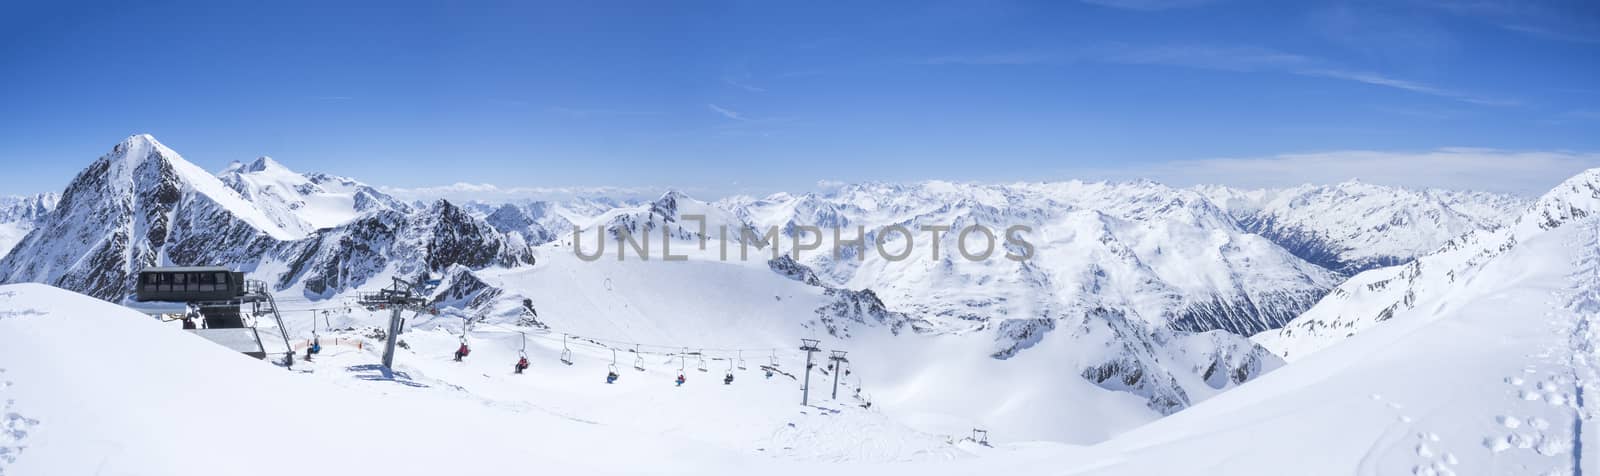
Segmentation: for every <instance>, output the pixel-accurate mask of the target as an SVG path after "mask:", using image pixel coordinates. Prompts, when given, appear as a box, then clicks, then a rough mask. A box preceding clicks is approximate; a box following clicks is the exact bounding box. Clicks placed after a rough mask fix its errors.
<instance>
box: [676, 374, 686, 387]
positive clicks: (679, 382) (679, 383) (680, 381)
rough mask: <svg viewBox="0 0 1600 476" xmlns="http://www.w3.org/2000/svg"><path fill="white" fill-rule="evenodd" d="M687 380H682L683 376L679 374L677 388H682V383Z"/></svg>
mask: <svg viewBox="0 0 1600 476" xmlns="http://www.w3.org/2000/svg"><path fill="white" fill-rule="evenodd" d="M687 380H688V379H687V378H684V376H683V374H682V373H679V374H678V386H679V387H682V386H683V382H685V381H687Z"/></svg>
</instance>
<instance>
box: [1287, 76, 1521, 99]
mask: <svg viewBox="0 0 1600 476" xmlns="http://www.w3.org/2000/svg"><path fill="white" fill-rule="evenodd" d="M1295 74H1300V75H1305V76H1320V77H1324V78H1333V79H1343V80H1346V81H1355V82H1358V83H1366V84H1371V85H1375V86H1384V87H1390V88H1395V89H1401V90H1405V91H1411V92H1414V93H1422V94H1427V95H1431V96H1439V97H1442V98H1449V99H1455V100H1457V101H1461V102H1465V103H1469V104H1477V105H1481V106H1517V105H1521V104H1522V103H1521V102H1518V101H1514V100H1510V99H1499V98H1491V97H1484V96H1477V95H1473V94H1468V93H1463V92H1459V91H1451V90H1447V89H1441V88H1438V87H1434V86H1430V85H1427V84H1423V83H1419V82H1416V81H1406V80H1403V79H1395V78H1391V77H1388V76H1384V75H1381V74H1378V73H1372V72H1365V71H1343V70H1336V69H1316V70H1303V71H1296V72H1295Z"/></svg>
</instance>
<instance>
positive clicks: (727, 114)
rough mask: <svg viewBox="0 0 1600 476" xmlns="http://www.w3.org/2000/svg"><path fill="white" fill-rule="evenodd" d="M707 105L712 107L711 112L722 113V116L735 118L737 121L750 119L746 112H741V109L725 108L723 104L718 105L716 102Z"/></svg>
mask: <svg viewBox="0 0 1600 476" xmlns="http://www.w3.org/2000/svg"><path fill="white" fill-rule="evenodd" d="M706 107H707V108H709V109H711V112H715V113H717V114H721V115H722V117H726V118H728V119H733V120H735V121H748V120H750V119H749V118H746V117H744V114H740V113H739V111H735V110H732V109H727V108H724V107H722V106H718V105H716V104H707V105H706Z"/></svg>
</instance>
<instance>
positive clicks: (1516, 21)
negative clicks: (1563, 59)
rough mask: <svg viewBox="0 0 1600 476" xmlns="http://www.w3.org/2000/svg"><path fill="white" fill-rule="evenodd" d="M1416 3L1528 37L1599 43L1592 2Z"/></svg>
mask: <svg viewBox="0 0 1600 476" xmlns="http://www.w3.org/2000/svg"><path fill="white" fill-rule="evenodd" d="M1419 3H1420V4H1422V5H1425V6H1428V7H1432V8H1435V9H1438V10H1441V11H1446V12H1450V13H1453V14H1456V15H1461V16H1464V17H1468V18H1473V19H1477V20H1479V21H1482V22H1483V23H1486V24H1489V25H1493V26H1496V27H1499V28H1502V29H1505V30H1506V31H1511V32H1515V33H1520V34H1523V35H1527V36H1529V37H1532V38H1538V39H1543V40H1552V41H1564V42H1573V43H1585V44H1596V43H1600V16H1596V15H1595V14H1594V12H1595V10H1594V8H1593V5H1592V4H1591V3H1592V2H1585V1H1581V0H1580V1H1572V2H1560V1H1557V2H1533V1H1526V0H1475V1H1459V0H1419Z"/></svg>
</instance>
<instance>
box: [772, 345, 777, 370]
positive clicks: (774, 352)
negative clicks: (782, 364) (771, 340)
mask: <svg viewBox="0 0 1600 476" xmlns="http://www.w3.org/2000/svg"><path fill="white" fill-rule="evenodd" d="M771 364H772V368H778V349H772V362H771Z"/></svg>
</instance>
